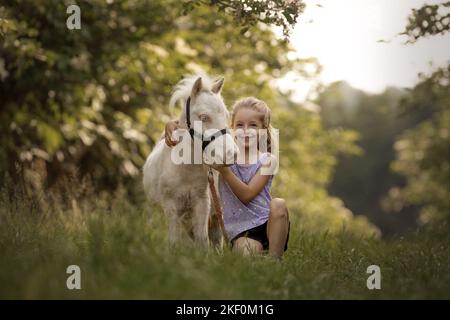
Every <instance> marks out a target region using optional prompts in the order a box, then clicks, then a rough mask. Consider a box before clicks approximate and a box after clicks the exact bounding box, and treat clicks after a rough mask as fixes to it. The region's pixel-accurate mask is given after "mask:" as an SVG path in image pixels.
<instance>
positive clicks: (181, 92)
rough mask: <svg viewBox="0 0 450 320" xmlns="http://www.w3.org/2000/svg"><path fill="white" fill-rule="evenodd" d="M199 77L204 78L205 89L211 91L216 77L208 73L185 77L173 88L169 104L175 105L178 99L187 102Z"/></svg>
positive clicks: (203, 86) (203, 85)
mask: <svg viewBox="0 0 450 320" xmlns="http://www.w3.org/2000/svg"><path fill="white" fill-rule="evenodd" d="M198 77H201V78H202V88H203V90H207V91H211V89H212V87H213V84H214V81H215V79H212V78H211V77H210V76H209V75H207V74H206V73H200V74H194V75H190V76H187V77H185V78H183V79H182V80H181V81H180V82H178V83H177V84H176V86H175V88H174V89H173V92H172V96H171V97H170V102H169V106H170V107H173V106H174V105H175V103H177V101H181V102H182V103H183V104H184V103H185V102H186V100H187V98H188V97H189V95H190V94H191V91H192V87H193V86H194V82H195V80H197V79H198Z"/></svg>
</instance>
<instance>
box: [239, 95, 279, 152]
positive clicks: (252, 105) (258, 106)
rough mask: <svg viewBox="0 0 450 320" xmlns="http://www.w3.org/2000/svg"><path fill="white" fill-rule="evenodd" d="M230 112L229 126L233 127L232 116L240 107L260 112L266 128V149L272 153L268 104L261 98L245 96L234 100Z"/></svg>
mask: <svg viewBox="0 0 450 320" xmlns="http://www.w3.org/2000/svg"><path fill="white" fill-rule="evenodd" d="M232 109H233V110H232V112H231V126H233V127H234V118H235V116H236V114H237V112H238V111H239V110H241V109H251V110H254V111H256V112H259V113H261V114H262V117H261V120H262V123H263V128H264V129H266V130H267V151H268V152H270V153H272V150H273V149H274V148H273V141H272V125H271V124H270V118H271V111H270V108H269V106H268V105H267V104H266V103H265V102H264V101H262V100H259V99H257V98H255V97H247V98H243V99H240V100H238V101H236V102H235V103H234V105H233V107H232Z"/></svg>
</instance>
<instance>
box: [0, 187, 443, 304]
mask: <svg viewBox="0 0 450 320" xmlns="http://www.w3.org/2000/svg"><path fill="white" fill-rule="evenodd" d="M48 201H49V203H53V204H52V205H48V206H47V208H42V206H41V205H39V204H38V203H39V201H37V200H36V199H31V198H29V197H27V196H26V195H25V194H24V193H21V192H15V193H14V194H11V193H8V192H6V191H2V193H1V205H0V299H448V298H450V273H449V270H450V268H449V266H450V251H449V250H448V244H449V243H450V233H449V225H448V224H446V223H442V224H440V225H439V226H434V227H427V228H426V229H419V230H418V231H416V232H414V233H411V234H409V235H407V236H405V237H393V238H389V239H384V238H383V239H377V238H361V237H356V236H354V235H351V234H350V233H348V232H346V231H345V228H344V229H343V230H342V231H341V232H339V233H337V234H330V233H326V232H318V233H313V232H310V231H308V230H305V228H302V218H301V216H299V215H298V214H296V213H295V210H294V211H292V212H291V221H292V229H291V236H290V241H289V249H288V251H287V253H286V254H285V256H284V258H283V260H282V261H281V262H278V261H276V260H273V259H272V258H270V257H268V256H252V257H242V256H240V255H237V254H235V253H233V252H231V250H230V248H228V247H225V248H224V250H223V251H222V252H219V251H216V250H213V249H210V250H209V251H203V250H200V249H198V248H196V247H195V246H194V245H193V244H192V243H185V244H183V245H180V246H179V247H177V248H169V247H168V244H167V232H166V222H165V219H164V216H163V214H162V213H161V212H160V210H158V209H157V208H150V207H148V205H147V204H146V202H145V200H142V201H140V202H138V203H140V204H139V205H137V204H132V203H131V202H130V201H129V200H127V196H126V193H125V192H124V190H122V191H120V190H119V191H118V192H116V193H115V194H112V195H111V196H97V197H94V196H91V197H89V198H86V199H84V200H82V201H81V200H78V201H77V200H73V201H72V202H71V205H70V206H63V205H56V204H55V203H57V202H58V200H57V199H56V198H53V199H52V200H51V201H50V200H48ZM73 264H75V265H78V266H79V267H80V269H81V290H68V289H67V287H66V279H67V277H68V276H69V275H68V274H66V268H67V267H68V266H69V265H73ZM373 264H375V265H378V266H379V267H380V269H381V289H380V290H369V289H368V288H367V286H366V281H367V278H368V277H369V274H367V267H368V266H369V265H373Z"/></svg>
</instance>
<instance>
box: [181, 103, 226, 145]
mask: <svg viewBox="0 0 450 320" xmlns="http://www.w3.org/2000/svg"><path fill="white" fill-rule="evenodd" d="M186 125H187V127H188V129H189V134H190V135H191V138H192V139H194V137H195V136H196V137H197V138H198V139H200V140H201V141H202V150H203V151H205V149H206V147H207V146H208V145H209V144H210V143H211V142H213V141H214V140H215V139H216V138H218V137H220V136H223V135H225V134H227V133H229V129H227V128H223V129H222V130H217V132H216V133H214V134H213V135H211V136H209V137H208V139H207V140H206V139H205V136H204V135H203V132H202V133H198V132H197V131H195V130H194V128H191V97H189V98H187V100H186Z"/></svg>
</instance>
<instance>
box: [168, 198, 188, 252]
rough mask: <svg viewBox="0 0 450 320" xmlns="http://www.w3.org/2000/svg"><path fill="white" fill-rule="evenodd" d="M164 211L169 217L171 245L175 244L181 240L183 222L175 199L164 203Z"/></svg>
mask: <svg viewBox="0 0 450 320" xmlns="http://www.w3.org/2000/svg"><path fill="white" fill-rule="evenodd" d="M164 212H165V214H166V216H167V217H168V219H169V245H170V246H173V245H175V244H176V243H178V242H179V241H180V240H181V235H182V229H183V224H182V221H181V217H180V216H179V212H178V208H177V205H176V203H175V201H167V202H166V203H165V204H164Z"/></svg>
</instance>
